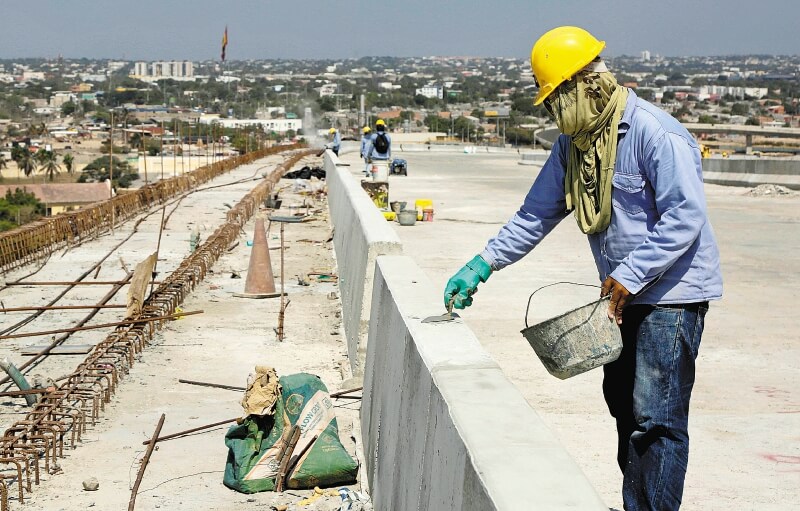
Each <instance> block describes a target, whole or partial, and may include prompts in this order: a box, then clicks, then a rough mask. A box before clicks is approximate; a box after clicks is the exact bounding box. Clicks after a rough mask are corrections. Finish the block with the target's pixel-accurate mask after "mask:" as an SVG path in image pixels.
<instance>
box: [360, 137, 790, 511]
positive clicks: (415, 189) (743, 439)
mask: <svg viewBox="0 0 800 511" xmlns="http://www.w3.org/2000/svg"><path fill="white" fill-rule="evenodd" d="M394 156H395V157H400V158H405V159H407V160H408V176H407V177H403V176H392V177H390V180H389V182H390V186H389V197H390V199H389V200H390V201H395V200H396V201H406V202H408V204H409V207H413V204H414V201H415V200H416V199H420V198H429V199H431V200H433V202H434V210H435V213H434V221H433V222H417V223H416V224H415V225H414V226H411V227H403V226H400V225H399V224H397V223H393V224H392V225H393V226H394V228H395V229H396V230H397V232H398V234H399V235H400V238H401V240H402V242H403V246H404V251H405V253H406V255H409V256H412V257H414V258H415V259H416V261H417V262H418V263H419V264H420V266H422V268H423V269H424V270H425V272H426V273H427V274H428V275H429V276H430V278H431V280H433V282H434V284H437V285H440V286H441V289H442V290H444V287H445V284H446V282H447V279H448V278H449V277H450V276H451V275H453V273H455V272H456V271H457V270H458V269H459V268H460V267H461V266H462V265H463V264H464V263H466V262H467V261H468V260H469V259H471V258H472V257H473V256H474V255H475V254H476V253H478V252H480V251H481V250H482V249H483V247H484V245H485V243H486V241H487V240H488V239H489V238H490V237H492V236H494V235H495V234H496V233H497V231H498V230H499V229H500V227H502V225H504V224H505V222H506V221H507V220H508V219H509V218H510V217H511V216H512V215H513V214H514V213H515V212H516V210H517V209H518V208H519V205H520V204H521V202H522V199H523V198H524V195H525V193H526V192H527V190H528V189H529V188H530V185H531V184H532V183H533V180H534V178H535V176H536V175H537V173H538V167H535V166H524V165H518V164H517V162H518V160H519V156H518V155H516V154H507V155H489V154H463V153H456V152H453V153H441V154H436V153H434V154H430V153H419V152H417V153H414V152H407V153H401V152H397V153H396V154H394ZM344 158H345V161H347V162H349V163H351V167H350V169H351V170H352V171H353V173H354V175H358V169H360V168H361V167H362V166H361V165H358V164H357V158H358V155H357V154H356V155H353V154H348V155H346V156H345V157H344ZM706 194H707V200H708V210H709V216H710V218H711V222H712V225H713V226H714V229H715V232H716V235H717V239H718V243H719V247H720V252H721V257H722V270H723V278H724V286H725V290H724V298H723V299H722V300H720V301H718V302H713V303H712V304H711V310H710V311H709V313H708V315H707V317H706V327H705V332H704V335H703V341H702V345H701V347H700V355H699V358H698V361H697V367H698V369H697V381H696V384H695V390H694V393H693V396H692V403H691V412H690V421H689V428H690V436H691V439H692V440H691V442H692V444H691V454H690V457H689V470H688V474H687V479H686V489H685V492H684V504H683V507H682V509H685V510H686V511H694V510H702V511H709V510H720V511H727V510H734V509H735V510H759V511H764V510H774V511H779V510H785V509H794V508H797V504H796V503H797V502H798V501H800V468H798V467H800V329H798V322H797V315H796V302H797V298H796V294H797V289H798V287H800V193H797V192H794V193H790V194H785V195H784V194H778V193H769V194H765V193H755V194H753V193H752V191H751V190H748V189H745V188H736V187H723V186H715V185H707V186H706ZM559 281H572V282H579V283H588V284H599V282H598V276H597V270H596V269H595V266H594V261H593V259H592V256H591V252H590V250H589V246H588V242H587V241H586V237H585V236H584V235H582V234H581V233H580V231H579V230H578V229H577V228H576V227H575V221H574V220H573V219H572V218H571V217H570V218H567V219H565V220H564V221H563V222H562V223H561V224H560V225H559V226H558V227H557V228H556V229H555V230H554V231H553V232H552V233H551V234H550V236H549V237H548V238H547V239H545V240H544V242H543V243H542V244H541V245H539V246H538V247H537V248H536V249H535V250H534V251H533V252H531V253H530V254H529V255H528V256H527V257H525V258H524V259H522V260H521V261H519V262H518V263H516V264H515V265H512V266H511V267H509V268H506V269H504V270H503V271H501V272H498V273H496V274H494V275H492V277H491V278H490V279H489V280H488V281H487V282H486V284H483V285H481V286H480V288H479V293H478V294H476V295H475V298H474V300H475V301H474V305H473V306H472V307H470V308H469V309H467V310H465V311H463V312H460V314H461V317H462V318H464V321H465V322H466V323H467V324H468V325H469V326H470V328H472V329H473V331H474V332H475V333H476V334H477V336H478V339H479V340H480V341H481V343H482V344H483V346H484V347H485V348H486V349H487V350H488V351H489V353H490V354H491V356H492V357H493V358H494V359H495V360H497V362H498V363H499V364H500V366H501V367H502V369H503V371H504V372H505V374H506V375H507V376H508V377H509V378H510V379H511V380H512V381H513V382H514V384H515V385H516V386H517V388H519V390H520V391H521V392H522V393H523V395H524V396H525V398H526V399H527V400H528V402H529V403H530V404H531V406H532V407H533V408H534V409H535V410H536V411H537V412H538V413H539V414H540V415H541V416H542V417H543V418H544V420H545V421H546V422H547V423H548V424H549V425H550V427H551V428H552V429H553V431H554V432H555V433H556V434H557V435H558V436H559V438H560V439H561V441H562V442H563V444H564V445H565V447H566V448H567V450H568V451H569V453H570V454H571V455H572V456H573V457H574V458H575V460H576V461H577V462H578V464H579V465H580V467H581V468H582V469H583V470H584V472H585V473H586V475H587V476H588V477H589V480H590V481H591V482H592V484H593V485H594V486H595V488H596V489H597V490H598V492H599V493H600V495H601V496H602V498H603V499H604V500H605V502H606V503H607V504H608V505H609V506H611V507H615V508H618V509H621V508H622V503H621V496H620V489H621V484H622V481H621V476H620V474H619V469H618V468H617V465H616V461H615V455H616V453H615V451H616V433H615V429H614V422H613V420H612V419H611V417H610V416H609V415H608V411H607V409H606V406H605V403H604V401H603V396H602V391H601V381H602V371H599V370H595V371H590V372H588V373H584V374H582V375H579V376H576V377H574V378H571V379H568V380H563V381H562V380H558V379H556V378H554V377H553V376H551V375H549V374H548V373H547V372H546V370H545V369H544V367H543V366H542V364H541V362H540V361H539V360H538V359H537V358H536V355H535V353H534V352H533V351H532V350H531V348H530V346H529V345H528V343H527V342H526V341H525V340H524V339H523V337H522V336H521V335H520V330H522V329H523V328H524V326H525V324H524V316H525V308H526V304H527V302H528V298H529V295H530V293H531V292H532V291H533V290H535V289H537V288H538V287H540V286H543V285H546V284H551V283H553V282H559ZM598 294H599V290H593V289H591V288H580V287H576V286H568V285H562V286H555V287H552V288H548V289H546V290H543V291H542V292H541V293H537V294H536V295H535V296H534V297H533V299H532V301H531V310H530V313H529V316H528V321H529V323H530V324H535V323H538V322H540V321H544V320H546V319H548V318H551V317H553V316H556V315H558V314H561V313H564V312H566V311H568V310H570V309H572V308H575V307H578V306H580V305H583V304H585V303H588V302H589V301H591V300H592V299H595V297H596V296H597V295H598ZM793 502H794V503H795V504H792V503H793Z"/></svg>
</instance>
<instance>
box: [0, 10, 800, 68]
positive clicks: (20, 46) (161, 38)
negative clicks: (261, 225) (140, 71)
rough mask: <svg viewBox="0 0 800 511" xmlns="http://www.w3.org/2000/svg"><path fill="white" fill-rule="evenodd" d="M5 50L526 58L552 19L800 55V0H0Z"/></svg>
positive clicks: (201, 56)
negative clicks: (224, 36) (225, 42)
mask: <svg viewBox="0 0 800 511" xmlns="http://www.w3.org/2000/svg"><path fill="white" fill-rule="evenodd" d="M0 7H2V17H0V19H1V20H2V21H0V58H15V57H57V56H58V55H59V54H61V55H63V56H64V57H69V58H78V57H88V58H115V59H127V60H136V59H142V60H159V59H187V60H205V59H215V58H216V59H218V58H219V53H220V43H221V39H222V32H223V30H224V28H225V25H226V24H227V26H228V39H229V43H228V52H227V53H228V57H227V58H228V59H230V60H238V59H261V58H355V57H363V56H370V55H380V56H429V55H475V56H503V57H519V58H525V57H527V56H528V55H529V52H530V48H531V46H532V44H533V42H534V41H535V40H536V38H537V37H538V36H539V35H541V34H542V33H544V32H546V31H547V30H549V29H551V28H553V27H556V26H559V25H577V26H581V27H583V28H586V29H587V30H589V31H590V32H592V33H593V34H594V35H595V36H597V37H598V38H599V39H602V40H605V41H606V52H605V54H606V55H622V54H627V55H638V54H639V52H641V51H642V50H645V49H646V50H650V52H651V53H652V54H653V55H655V54H659V55H666V56H678V55H730V54H754V53H759V54H784V55H785V54H792V55H794V54H798V53H800V37H798V31H800V30H799V28H798V26H799V25H800V1H799V0H756V1H748V0H716V1H710V0H705V1H704V0H662V1H654V0H640V1H637V0H625V1H623V0H602V1H594V0H548V1H544V0H460V1H456V0H304V1H302V0H300V1H297V0H295V1H292V0H285V1H272V0H269V1H268V0H260V1H258V0H214V1H211V0H183V1H180V0H136V1H121V0H105V1H99V0H72V1H67V0H2V2H0Z"/></svg>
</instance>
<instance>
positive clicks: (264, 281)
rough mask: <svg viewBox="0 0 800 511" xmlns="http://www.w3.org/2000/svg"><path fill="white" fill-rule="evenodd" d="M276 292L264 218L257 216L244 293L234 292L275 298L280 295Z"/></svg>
mask: <svg viewBox="0 0 800 511" xmlns="http://www.w3.org/2000/svg"><path fill="white" fill-rule="evenodd" d="M280 295H281V294H280V293H276V292H275V279H274V278H273V276H272V262H271V261H270V258H269V245H268V244H267V233H266V232H265V231H264V218H263V217H260V216H259V217H257V218H256V229H255V233H254V234H253V250H252V252H250V266H249V267H248V268H247V280H246V281H245V283H244V293H234V295H233V296H238V297H240V298H274V297H276V296H280Z"/></svg>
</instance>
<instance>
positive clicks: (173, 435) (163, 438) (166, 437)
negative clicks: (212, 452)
mask: <svg viewBox="0 0 800 511" xmlns="http://www.w3.org/2000/svg"><path fill="white" fill-rule="evenodd" d="M238 420H239V418H238V417H234V418H233V419H228V420H224V421H219V422H215V423H213V424H206V425H205V426H197V427H196V428H192V429H187V430H184V431H179V432H177V433H170V434H169V435H164V436H160V437H158V438H155V439H152V440H145V441H144V442H142V445H150V443H151V442H164V441H166V440H172V439H174V438H178V437H180V436H184V435H188V434H189V433H195V432H197V431H202V430H204V429H210V428H213V427H215V426H222V425H223V424H228V423H229V422H236V421H238Z"/></svg>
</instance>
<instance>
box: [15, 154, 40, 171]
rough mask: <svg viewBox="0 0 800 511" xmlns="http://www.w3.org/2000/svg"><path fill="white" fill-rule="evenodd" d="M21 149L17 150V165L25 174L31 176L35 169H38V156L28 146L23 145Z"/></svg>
mask: <svg viewBox="0 0 800 511" xmlns="http://www.w3.org/2000/svg"><path fill="white" fill-rule="evenodd" d="M20 149H21V150H20V151H16V154H15V156H16V158H15V160H16V162H17V167H19V169H20V170H21V171H22V172H23V173H24V174H25V177H30V175H31V174H33V171H34V170H36V157H35V156H34V155H33V154H31V152H30V150H29V149H28V148H27V147H21V148H20Z"/></svg>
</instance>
